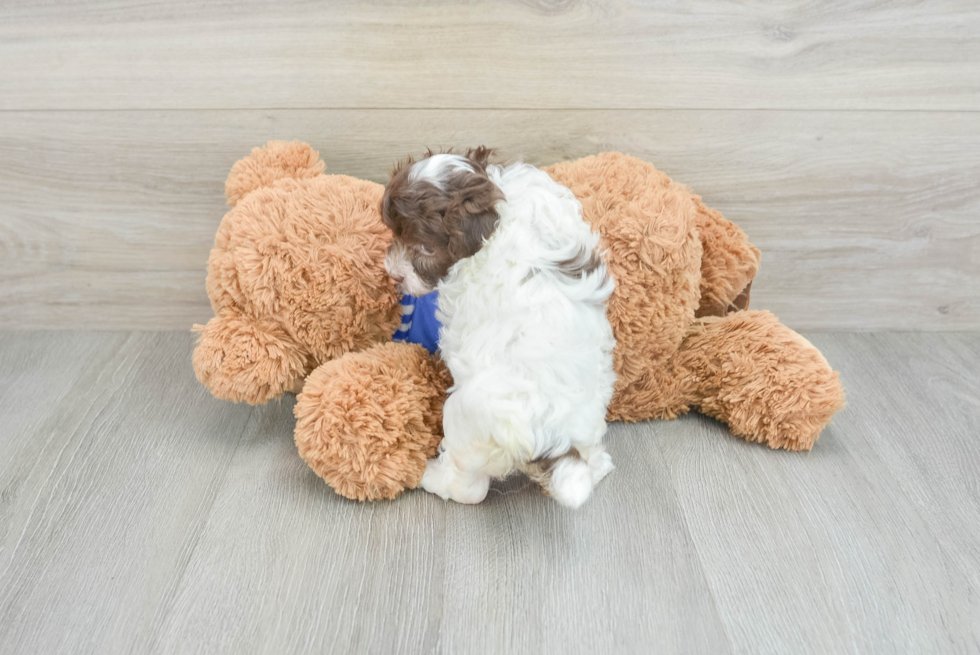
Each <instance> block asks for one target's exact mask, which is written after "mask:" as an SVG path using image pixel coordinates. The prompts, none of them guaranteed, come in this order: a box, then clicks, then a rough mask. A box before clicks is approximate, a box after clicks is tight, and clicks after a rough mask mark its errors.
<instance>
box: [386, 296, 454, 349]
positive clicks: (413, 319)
mask: <svg viewBox="0 0 980 655" xmlns="http://www.w3.org/2000/svg"><path fill="white" fill-rule="evenodd" d="M399 303H400V304H401V307H402V324H401V326H399V328H398V331H397V332H395V334H394V335H393V336H392V337H391V338H392V339H393V340H394V341H405V342H407V343H417V344H419V345H421V346H422V347H423V348H425V349H426V350H428V351H429V352H430V353H435V352H436V351H437V350H439V328H441V327H442V323H440V322H439V319H437V318H436V306H437V305H438V304H439V292H438V291H433V292H432V293H428V294H426V295H424V296H402V298H401V300H400V301H399Z"/></svg>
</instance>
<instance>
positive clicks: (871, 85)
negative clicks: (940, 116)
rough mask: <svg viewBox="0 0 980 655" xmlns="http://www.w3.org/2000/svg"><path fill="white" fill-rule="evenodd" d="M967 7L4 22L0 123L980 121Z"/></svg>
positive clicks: (561, 6)
mask: <svg viewBox="0 0 980 655" xmlns="http://www.w3.org/2000/svg"><path fill="white" fill-rule="evenodd" d="M978 35H980V6H978V5H977V3H976V2H973V1H972V0H935V1H933V2H928V3H925V2H918V1H914V0H900V1H894V2H887V3H882V2H875V1H870V0H858V1H849V2H844V1H833V2H824V1H820V0H812V1H807V2H785V1H783V2H775V3H741V2H728V1H725V0H711V1H710V2H699V3H696V4H690V3H683V2H674V1H671V0H657V1H651V2H633V1H627V0H615V1H610V2H581V1H577V0H523V1H519V2H488V1H485V0H484V1H479V2H467V3H449V2H437V1H433V0H429V1H427V2H423V3H405V2H401V1H398V0H374V1H371V2H351V1H342V2H328V3H323V2H320V3H311V2H304V1H301V0H289V1H288V2H269V1H268V0H246V1H244V2H227V1H225V2H210V3H204V4H202V3H197V2H190V1H189V0H182V1H178V2H166V3H122V2H117V1H115V0H91V1H88V2H85V3H76V2H70V1H69V0H49V1H47V2H44V3H37V2H34V1H32V0H14V1H8V2H5V3H3V5H2V7H0V109H61V108H65V107H68V108H72V109H81V108H84V109H135V108H139V109H163V108H180V109H189V108H196V109H200V108H231V107H243V108H252V109H255V108H269V107H280V108H282V107H289V108H328V107H329V108H340V107H401V108H410V107H424V108H488V107H493V108H509V107H522V108H523V107H530V108H609V107H615V108H724V109H729V108H759V107H764V108H796V109H800V108H803V109H855V108H858V109H941V110H954V109H955V110H977V109H980V38H978Z"/></svg>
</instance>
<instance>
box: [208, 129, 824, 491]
mask: <svg viewBox="0 0 980 655" xmlns="http://www.w3.org/2000/svg"><path fill="white" fill-rule="evenodd" d="M323 170H324V164H323V162H322V161H320V159H319V156H318V154H317V153H316V152H315V151H313V150H312V149H311V148H310V146H309V145H307V144H304V143H298V142H293V143H284V142H270V143H269V144H268V145H267V146H266V147H265V148H256V149H255V150H253V151H252V154H251V156H249V157H246V158H245V159H243V160H241V161H239V162H238V163H236V164H235V166H234V167H233V168H232V171H231V174H230V175H229V176H228V181H227V183H226V187H225V192H226V195H227V197H228V203H229V204H230V205H232V206H233V208H232V209H231V211H229V212H228V213H227V214H226V215H225V217H224V219H223V220H222V222H221V225H220V227H219V228H218V233H217V236H216V237H215V243H214V248H213V249H212V251H211V257H210V260H209V262H208V279H207V290H208V296H209V297H210V298H211V306H212V308H213V309H214V313H215V316H214V318H212V319H211V320H210V321H208V323H207V325H204V326H195V330H197V331H199V332H200V339H199V342H198V346H197V348H196V350H195V351H194V358H193V360H194V369H195V371H196V373H197V377H198V379H199V380H200V381H201V382H202V383H203V384H204V385H205V386H206V387H207V388H208V389H209V390H210V391H211V392H212V393H213V394H214V395H215V396H217V397H218V398H223V399H227V400H233V401H242V400H244V401H246V402H248V403H251V404H258V403H263V402H266V401H268V400H269V399H272V398H276V397H278V396H280V395H282V394H283V393H284V392H287V391H291V392H297V393H299V396H298V399H297V403H296V407H295V410H294V411H295V415H296V418H297V424H296V431H295V439H296V445H297V447H298V449H299V452H300V455H301V456H302V457H303V458H304V459H305V460H306V461H307V462H308V463H309V465H310V466H311V467H312V468H313V470H314V471H316V473H317V474H318V475H320V476H321V477H322V478H324V480H326V481H327V482H328V483H329V484H330V485H331V486H332V487H333V488H334V489H336V490H337V491H338V492H339V493H341V494H343V495H344V496H347V497H349V498H356V499H360V500H373V499H379V498H393V497H394V496H396V495H398V494H399V493H401V491H403V490H404V489H405V488H414V487H416V486H417V485H418V484H419V481H420V480H421V477H422V473H423V472H424V470H425V464H426V460H427V459H428V458H430V457H432V456H434V454H435V452H436V448H437V446H438V443H439V440H440V439H441V418H442V416H441V414H442V405H443V402H444V400H445V396H446V389H447V388H448V387H449V385H450V384H451V379H450V376H449V374H448V371H447V370H446V368H445V366H443V364H442V363H441V361H440V360H439V359H438V356H436V355H431V354H429V353H428V352H427V351H426V350H424V349H423V348H422V347H421V346H418V345H414V344H406V343H400V342H393V341H392V340H391V336H392V334H393V333H394V332H395V331H396V329H397V327H398V325H399V323H400V317H399V305H398V294H397V290H396V288H395V285H394V283H393V281H392V280H391V279H390V278H389V277H388V275H387V273H386V272H385V269H384V255H385V251H386V249H387V247H388V244H389V242H390V239H391V236H390V233H389V232H388V230H387V229H386V228H385V227H384V225H383V224H382V222H381V216H380V200H381V195H382V191H383V187H382V186H381V185H379V184H375V183H373V182H367V181H363V180H358V179H355V178H352V177H348V176H346V175H324V174H323ZM545 171H547V172H548V174H549V175H551V176H552V177H553V178H554V179H555V180H556V181H558V182H560V183H561V184H564V185H565V186H567V187H568V188H570V189H571V190H572V191H573V192H574V193H575V195H576V197H578V199H579V200H580V201H581V203H582V210H583V215H584V217H585V219H586V220H587V221H589V222H590V223H591V224H592V227H593V229H594V230H596V231H598V232H599V233H600V235H601V236H602V247H603V250H604V253H605V254H604V257H605V261H606V264H607V267H608V268H609V271H610V272H611V273H612V276H613V278H614V279H615V281H616V290H615V292H614V293H613V296H612V298H611V300H610V302H609V306H608V309H607V315H608V317H609V320H610V322H611V324H612V327H613V331H614V333H615V335H616V340H617V345H616V350H615V368H616V373H617V376H618V380H617V384H616V390H615V394H614V396H613V400H612V403H611V405H610V407H609V412H608V418H609V420H624V421H640V420H645V419H651V418H674V417H676V416H678V415H679V414H683V413H685V412H687V411H688V410H689V409H692V408H693V409H697V410H699V411H701V412H703V413H705V414H707V415H709V416H713V417H715V418H717V419H719V420H721V421H724V422H725V423H727V424H728V426H729V428H730V429H731V431H732V433H733V434H736V435H738V436H741V437H743V438H745V439H748V440H750V441H760V442H763V443H765V444H767V445H769V446H770V447H773V448H786V449H789V450H804V449H809V448H811V447H812V446H813V443H814V442H815V441H816V439H817V437H818V436H819V434H820V431H821V430H822V429H823V427H824V426H825V425H826V424H827V423H828V422H829V420H830V418H831V416H832V415H833V414H834V413H835V412H836V411H837V410H839V409H840V408H841V407H842V406H843V390H842V388H841V385H840V382H839V381H838V378H837V373H836V372H834V371H833V370H832V369H831V367H830V365H829V364H828V363H827V361H826V360H825V359H824V358H823V356H822V355H821V354H820V352H819V351H818V350H817V349H816V348H814V347H813V346H812V345H811V344H810V343H809V342H808V341H807V340H806V339H804V338H803V337H801V336H800V335H798V334H797V333H795V332H793V331H792V330H790V329H789V328H787V327H785V326H784V325H782V324H781V323H780V322H779V321H778V320H777V319H776V317H774V316H773V315H772V314H770V313H768V312H765V311H749V310H748V309H747V307H748V302H749V289H750V287H751V282H752V279H753V277H754V276H755V273H756V271H757V269H758V265H759V251H758V250H757V249H756V248H755V247H754V246H752V245H751V244H750V243H749V242H748V240H747V238H746V236H745V234H744V233H743V232H742V231H741V230H740V229H739V228H738V227H736V226H735V225H734V224H732V223H731V222H729V221H728V220H726V219H725V218H724V217H723V216H722V215H721V214H719V213H718V212H716V211H714V210H712V209H709V208H708V207H706V206H705V205H704V204H703V203H702V202H701V199H700V198H699V197H698V196H696V195H694V194H692V193H691V192H690V191H689V190H688V189H687V188H686V187H684V186H682V185H679V184H676V183H674V182H672V181H671V180H670V178H668V177H667V176H666V175H665V174H663V173H661V172H660V171H658V170H656V169H655V168H654V167H653V166H652V165H651V164H648V163H646V162H643V161H641V160H639V159H636V158H633V157H629V156H627V155H624V154H620V153H604V154H601V155H597V156H594V157H586V158H584V159H580V160H577V161H573V162H565V163H561V164H556V165H554V166H550V167H548V168H546V169H545Z"/></svg>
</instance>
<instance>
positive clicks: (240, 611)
mask: <svg viewBox="0 0 980 655" xmlns="http://www.w3.org/2000/svg"><path fill="white" fill-rule="evenodd" d="M215 402H218V401H215ZM293 404H294V400H293V399H290V400H288V401H283V402H282V403H281V404H274V405H271V406H268V407H265V408H264V410H265V411H263V412H260V413H257V414H256V415H255V416H254V417H253V421H252V423H253V429H251V430H249V431H248V432H249V435H250V437H249V438H248V439H247V440H246V441H245V442H244V443H243V444H242V446H241V447H240V448H239V450H238V452H237V454H236V456H235V459H234V460H233V462H232V464H231V467H230V469H229V470H228V473H227V475H226V477H225V483H224V486H223V488H222V491H221V493H220V494H219V495H218V497H217V499H216V501H215V505H214V510H213V511H212V512H211V516H210V517H209V520H208V522H207V524H206V525H205V526H204V527H203V529H202V531H201V534H200V537H199V538H198V540H197V546H196V548H195V550H194V555H193V557H192V558H191V560H190V562H189V563H188V566H187V574H186V575H185V576H184V581H183V583H182V585H181V587H180V589H179V592H178V593H177V595H176V597H175V599H174V602H173V605H172V611H171V613H170V616H169V617H168V620H167V622H166V624H165V626H164V628H163V630H162V631H161V633H160V636H159V639H158V641H157V643H156V644H155V647H154V648H153V650H152V652H155V653H175V654H181V653H191V652H203V653H338V654H340V653H432V652H435V648H436V645H437V642H438V637H439V627H440V619H441V617H442V614H443V605H442V575H443V569H444V567H445V562H444V559H443V556H444V546H443V544H444V541H445V536H444V526H445V506H444V504H443V503H442V502H441V501H439V502H436V499H434V498H431V497H429V496H427V495H426V494H423V493H421V492H418V493H409V494H405V495H403V496H401V497H400V498H398V499H397V500H395V501H393V502H379V503H372V504H364V503H357V502H354V501H350V500H347V499H346V498H342V497H341V496H338V495H336V494H334V493H333V492H332V491H331V490H330V488H329V487H327V485H326V484H324V482H323V481H322V480H321V479H320V478H318V477H317V476H316V475H315V474H314V473H313V472H312V471H311V470H310V469H309V468H308V467H307V466H306V464H305V463H304V462H303V460H302V459H300V457H299V455H297V453H296V447H295V445H293V440H292V438H291V437H292V431H293V426H294V425H295V420H294V419H293V414H292V407H293Z"/></svg>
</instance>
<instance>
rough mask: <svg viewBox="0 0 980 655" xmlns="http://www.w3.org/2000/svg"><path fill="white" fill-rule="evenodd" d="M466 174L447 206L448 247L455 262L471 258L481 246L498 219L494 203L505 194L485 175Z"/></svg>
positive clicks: (491, 232)
mask: <svg viewBox="0 0 980 655" xmlns="http://www.w3.org/2000/svg"><path fill="white" fill-rule="evenodd" d="M467 177H468V179H467V180H466V181H465V183H464V184H462V185H461V187H462V188H461V190H460V191H459V192H457V193H455V194H454V197H453V198H452V200H451V201H450V202H449V205H448V206H447V207H446V218H445V221H446V224H447V226H448V227H449V245H448V250H449V255H450V256H451V257H452V258H453V260H455V261H459V260H460V259H463V258H464V257H472V256H473V255H475V254H476V252H477V251H478V250H479V249H480V248H481V247H483V242H484V241H485V240H486V239H489V238H490V235H491V234H493V231H494V229H495V228H496V227H497V221H498V220H500V216H499V215H498V214H497V210H496V208H495V205H496V204H497V203H498V202H499V201H501V200H503V199H504V194H503V193H502V192H501V191H500V189H498V188H497V185H496V184H494V183H493V182H491V181H490V179H489V178H488V177H487V176H486V174H481V173H471V174H468V175H467Z"/></svg>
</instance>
